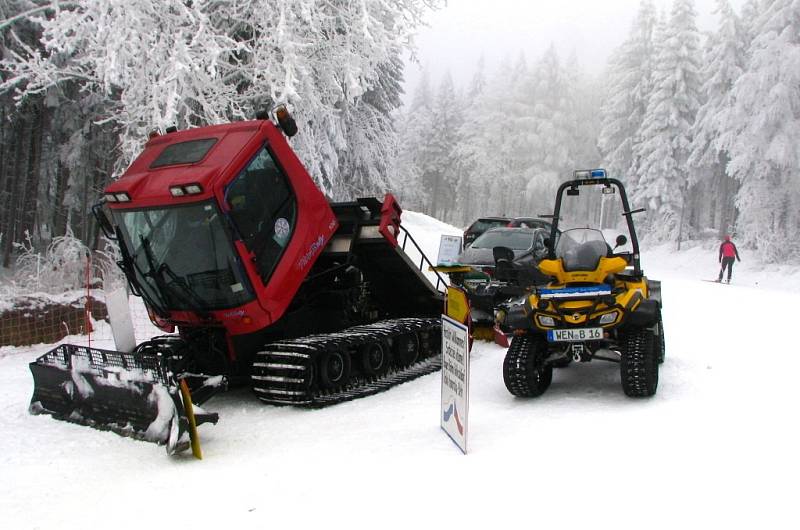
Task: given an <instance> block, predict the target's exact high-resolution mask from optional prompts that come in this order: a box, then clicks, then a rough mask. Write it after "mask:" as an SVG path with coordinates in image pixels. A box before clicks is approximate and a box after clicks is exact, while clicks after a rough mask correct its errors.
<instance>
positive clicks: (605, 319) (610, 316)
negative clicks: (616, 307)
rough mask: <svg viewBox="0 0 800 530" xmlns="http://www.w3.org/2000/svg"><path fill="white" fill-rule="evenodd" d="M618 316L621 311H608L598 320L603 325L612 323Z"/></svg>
mask: <svg viewBox="0 0 800 530" xmlns="http://www.w3.org/2000/svg"><path fill="white" fill-rule="evenodd" d="M618 316H619V311H612V312H611V313H606V314H605V315H603V316H601V317H600V321H599V322H598V324H600V325H601V326H602V325H604V324H611V323H612V322H615V321H616V320H617V317H618Z"/></svg>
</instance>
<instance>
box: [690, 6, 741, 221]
mask: <svg viewBox="0 0 800 530" xmlns="http://www.w3.org/2000/svg"><path fill="white" fill-rule="evenodd" d="M715 14H716V15H717V17H718V29H717V31H716V32H714V33H712V34H710V35H709V38H708V41H707V43H706V49H705V53H704V54H703V66H702V70H701V73H700V77H701V79H704V80H705V82H704V84H703V87H702V97H703V99H704V103H703V105H702V106H701V107H700V109H699V110H698V112H697V119H696V121H695V125H694V130H693V140H692V153H691V155H690V157H689V166H690V169H691V171H690V173H689V186H690V188H693V189H694V191H695V192H696V193H693V194H692V198H693V201H692V202H693V208H692V211H693V213H694V215H695V216H696V217H698V218H697V219H696V220H695V222H696V223H697V224H699V225H700V226H710V227H716V228H717V229H718V232H719V235H720V236H722V235H724V233H728V232H730V231H731V229H732V228H733V223H734V221H735V207H734V195H735V192H736V186H735V181H733V180H732V179H731V178H730V177H729V176H728V175H727V173H726V169H727V164H728V160H730V155H729V153H728V151H727V150H726V149H724V148H723V147H722V146H723V145H724V144H725V143H728V142H727V140H726V134H727V133H728V128H729V123H730V121H731V107H732V105H733V100H732V99H731V89H732V88H733V84H734V83H735V82H736V80H737V79H738V78H739V76H741V75H742V71H743V69H744V65H745V60H746V56H745V53H746V48H747V45H748V42H747V34H746V32H745V30H744V27H743V25H742V23H741V21H740V19H739V17H738V16H737V15H736V13H735V12H734V10H733V9H732V8H731V6H730V3H729V2H728V0H717V5H716V9H715Z"/></svg>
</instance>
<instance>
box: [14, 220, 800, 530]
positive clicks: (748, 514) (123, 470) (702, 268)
mask: <svg viewBox="0 0 800 530" xmlns="http://www.w3.org/2000/svg"><path fill="white" fill-rule="evenodd" d="M404 222H405V225H406V226H407V227H408V228H410V229H411V230H412V233H413V234H414V236H415V237H416V239H417V240H418V241H419V242H420V243H421V244H422V245H423V247H424V248H425V251H426V253H428V254H429V255H430V256H431V258H432V259H435V256H436V251H437V249H438V237H439V233H443V232H446V233H452V234H458V233H460V230H459V229H457V228H454V227H449V226H447V225H443V224H441V223H438V222H437V221H435V220H432V219H430V218H426V217H424V216H422V215H420V214H414V213H413V212H407V213H406V214H404ZM741 254H742V259H743V260H744V261H743V262H742V263H741V264H737V266H736V269H735V271H734V284H733V285H730V286H727V285H717V284H714V283H708V282H703V281H700V280H701V279H704V278H705V279H711V278H714V277H715V276H716V273H717V265H716V248H701V247H698V248H693V249H690V250H688V251H682V252H680V253H675V252H673V250H672V249H671V248H667V247H661V248H656V249H651V250H650V251H648V249H644V255H643V266H644V269H645V271H646V272H648V274H649V276H651V277H653V278H656V279H661V280H662V282H663V298H664V323H665V329H666V341H667V360H666V362H665V363H664V365H662V369H661V376H660V384H659V389H658V394H657V395H656V396H655V397H653V398H651V399H644V400H632V399H628V398H626V397H625V396H624V395H623V394H622V390H621V388H620V384H619V375H618V369H617V366H616V365H612V364H602V363H592V364H587V365H578V366H575V365H573V366H571V367H570V368H568V369H566V370H560V371H556V374H555V376H554V380H553V384H552V386H551V388H550V390H549V391H548V392H547V393H546V394H545V395H544V396H542V397H541V398H538V399H531V400H523V399H517V398H514V397H512V396H511V395H510V394H509V393H508V392H507V391H506V389H505V387H504V385H503V380H502V372H501V370H502V360H503V355H504V351H503V349H501V348H500V347H498V346H495V345H493V344H488V343H476V345H475V348H474V349H473V352H472V356H471V357H472V366H471V396H470V416H469V436H470V438H469V454H468V455H467V456H463V455H462V454H461V453H460V452H459V450H458V449H457V448H456V447H455V446H454V445H453V443H452V442H451V441H450V439H449V438H448V437H447V436H446V435H445V434H444V432H443V431H441V430H440V428H439V420H438V411H439V392H440V377H439V374H438V373H436V374H431V375H428V376H425V377H423V378H420V379H417V380H415V381H412V382H410V383H407V384H404V385H401V386H399V387H396V388H394V389H392V390H390V391H388V392H385V393H383V394H379V395H376V396H372V397H368V398H365V399H361V400H357V401H353V402H348V403H343V404H340V405H336V406H334V407H330V408H327V409H322V410H301V409H294V408H276V407H265V406H262V405H261V404H259V403H258V402H257V401H256V400H255V398H254V397H253V396H252V395H251V394H250V393H249V392H247V391H246V390H237V391H233V392H230V393H228V394H226V395H223V396H220V397H218V398H215V399H214V400H212V401H211V402H209V403H208V404H207V407H206V408H207V409H209V410H213V411H216V412H219V413H220V416H221V419H220V422H219V424H218V425H217V426H203V427H201V437H202V440H203V451H204V456H205V459H204V460H202V461H196V460H194V459H193V458H192V457H191V456H181V457H178V458H169V457H167V456H166V455H165V453H164V452H163V450H162V449H161V448H159V447H157V446H155V445H153V444H147V443H143V442H137V441H134V440H131V439H128V438H121V437H119V436H117V435H115V434H112V433H108V432H100V431H96V430H93V429H89V428H86V427H81V426H77V425H72V424H69V423H64V422H58V421H55V420H53V419H51V418H50V417H48V416H31V415H29V414H28V412H27V405H28V401H29V399H30V394H31V387H32V381H31V377H30V374H29V372H28V368H27V363H28V362H30V361H32V360H33V359H34V358H35V357H36V356H38V355H39V354H41V353H43V352H44V351H46V350H47V349H48V346H47V345H40V346H36V347H30V348H2V349H0V404H1V405H0V425H1V426H2V429H1V430H0V470H1V471H0V477H2V480H1V481H0V521H2V523H0V524H1V525H2V527H3V528H13V529H17V528H48V529H49V528H59V529H61V528H81V529H85V528H100V527H103V528H105V527H111V528H137V529H141V528H178V527H184V528H236V529H238V528H280V527H286V528H288V527H291V528H298V529H305V528H328V527H330V528H407V527H410V526H411V525H413V526H411V527H412V528H430V527H434V526H437V525H443V524H446V525H448V527H449V526H455V525H464V526H465V527H468V528H481V527H483V528H503V527H510V525H512V524H513V525H514V527H516V528H535V527H539V526H544V525H546V526H545V527H547V528H577V527H590V528H670V529H674V528H696V527H711V528H770V529H771V528H797V527H798V524H799V523H800V517H798V511H797V509H796V506H795V505H794V502H795V497H796V493H797V491H798V477H800V457H798V447H800V435H798V429H797V422H798V420H797V418H798V414H797V405H798V398H797V393H796V390H795V388H796V380H797V374H798V370H799V369H800V358H799V357H798V355H797V351H796V347H797V346H796V342H797V341H796V339H795V338H794V337H793V336H792V333H793V332H792V329H794V325H796V321H797V316H796V315H797V308H798V307H800V272H799V271H798V268H796V267H784V268H777V267H773V268H766V267H763V268H760V267H758V266H757V265H756V264H757V260H756V259H755V257H753V256H749V255H748V254H747V252H746V251H742V252H741ZM139 338H140V339H141V338H142V337H139ZM70 340H72V341H73V342H74V341H85V338H82V337H71V338H70ZM93 344H95V342H93ZM96 344H97V345H98V346H101V347H113V344H112V343H111V342H110V341H108V340H106V341H105V343H102V341H101V343H96Z"/></svg>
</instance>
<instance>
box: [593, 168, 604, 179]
mask: <svg viewBox="0 0 800 530" xmlns="http://www.w3.org/2000/svg"><path fill="white" fill-rule="evenodd" d="M592 178H593V179H604V178H606V170H605V169H593V170H592Z"/></svg>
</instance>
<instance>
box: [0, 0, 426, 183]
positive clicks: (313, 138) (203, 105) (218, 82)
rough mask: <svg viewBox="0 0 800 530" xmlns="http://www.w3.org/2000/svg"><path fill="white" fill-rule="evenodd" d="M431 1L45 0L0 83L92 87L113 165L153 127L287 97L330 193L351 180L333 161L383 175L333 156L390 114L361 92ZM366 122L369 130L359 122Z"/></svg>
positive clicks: (302, 143)
mask: <svg viewBox="0 0 800 530" xmlns="http://www.w3.org/2000/svg"><path fill="white" fill-rule="evenodd" d="M436 3H437V2H429V1H427V0H395V1H389V2H387V1H384V0H363V1H360V2H349V1H345V0H331V1H329V2H324V3H322V2H313V1H310V0H213V1H212V0H196V1H193V2H187V1H185V0H126V1H124V2H123V1H120V0H78V1H76V2H70V3H64V4H54V9H53V10H52V11H51V12H48V14H47V16H44V12H43V13H40V14H38V15H36V14H35V15H32V16H31V17H30V18H31V19H32V20H34V21H35V22H37V23H38V24H39V25H40V27H41V28H42V40H41V42H42V45H43V47H42V49H33V48H29V49H27V50H25V51H24V52H23V53H17V54H15V55H14V56H12V57H10V59H9V60H6V61H5V62H4V68H5V69H7V70H8V71H9V74H10V75H9V77H8V79H7V80H6V81H5V82H4V83H3V85H0V89H2V88H5V89H9V88H12V87H17V88H19V89H20V90H21V96H26V95H31V94H36V93H44V92H45V91H47V90H49V89H50V88H51V87H58V86H61V85H62V84H63V83H65V82H67V81H73V82H76V83H78V84H79V86H80V88H81V91H82V93H90V94H99V95H101V96H102V97H103V98H104V99H105V100H106V101H107V102H108V109H107V118H106V119H107V120H108V121H110V122H112V123H114V124H116V125H117V126H118V127H119V129H120V137H121V155H122V156H121V157H120V164H119V165H118V171H119V170H121V169H122V168H124V166H125V164H126V163H127V162H128V161H129V160H130V159H131V158H132V156H134V154H135V153H136V152H137V151H138V150H139V149H140V147H141V141H142V139H143V138H146V133H147V132H148V131H149V130H151V129H153V128H164V127H166V126H169V125H177V126H178V127H187V126H194V125H198V124H206V123H218V122H224V121H229V120H234V119H244V118H248V117H252V116H253V115H254V111H255V110H257V109H260V108H263V107H270V106H272V105H273V104H275V103H277V102H283V101H285V102H288V103H289V104H290V106H291V107H292V108H293V110H294V111H295V114H296V117H297V118H298V122H299V124H300V126H301V128H302V130H303V134H301V135H299V136H298V137H297V138H296V139H295V140H294V143H295V146H296V147H297V149H298V150H299V151H300V154H301V157H302V158H303V160H304V161H305V162H306V164H307V165H308V167H309V169H310V170H311V171H312V174H314V175H315V177H316V178H317V179H318V182H319V184H320V185H321V186H322V187H323V189H324V191H326V192H327V193H329V194H331V195H333V196H337V195H342V194H344V193H345V191H344V190H346V189H349V188H348V186H350V185H351V184H352V182H351V181H350V180H348V179H349V178H350V176H349V175H342V174H341V171H342V170H343V169H344V170H348V171H350V170H354V169H355V170H356V171H360V172H361V173H362V175H363V174H366V175H367V177H366V178H368V179H372V178H383V177H379V176H378V175H379V173H380V170H379V169H378V167H379V166H380V164H379V163H378V162H376V161H374V160H364V159H361V160H358V161H356V160H354V159H352V157H351V158H350V159H349V160H345V161H340V155H344V157H345V158H347V153H348V143H349V142H350V141H351V140H353V139H354V137H355V140H354V141H355V143H360V144H362V145H363V143H364V141H368V140H369V139H370V138H372V139H374V138H377V137H378V136H379V135H380V136H381V137H383V136H384V133H386V132H387V130H388V129H386V126H387V120H385V119H382V118H380V116H383V115H385V113H384V112H382V111H380V110H378V108H377V107H375V106H374V105H371V104H370V102H369V101H365V99H368V94H370V93H373V94H374V93H375V91H385V88H386V87H385V86H382V85H381V82H382V81H383V80H386V77H387V75H386V74H387V72H388V71H390V70H392V69H393V68H396V67H397V65H398V64H399V63H398V62H397V59H398V57H399V54H400V53H402V50H404V49H407V48H408V46H409V43H410V41H411V37H412V35H413V31H414V29H415V27H416V26H417V25H418V24H419V23H420V22H421V19H422V16H423V13H424V12H425V10H426V9H427V7H428V5H430V4H436ZM59 5H61V6H62V7H58V6H59ZM395 73H396V72H395ZM364 105H366V106H367V107H371V108H365V107H364ZM361 111H363V112H362V113H361V114H357V113H358V112H361ZM379 118H380V119H379ZM364 126H368V127H374V128H376V129H377V130H372V131H367V132H365V131H364V129H363V127H364ZM388 132H390V133H391V131H390V130H388ZM389 144H393V142H392V141H390V142H389ZM384 147H386V146H384ZM386 153H387V151H386V148H384V149H375V150H372V151H369V152H368V153H365V156H366V155H367V154H369V155H372V156H374V157H381V156H382V157H385V156H386ZM364 171H366V173H364ZM367 186H368V185H367Z"/></svg>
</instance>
